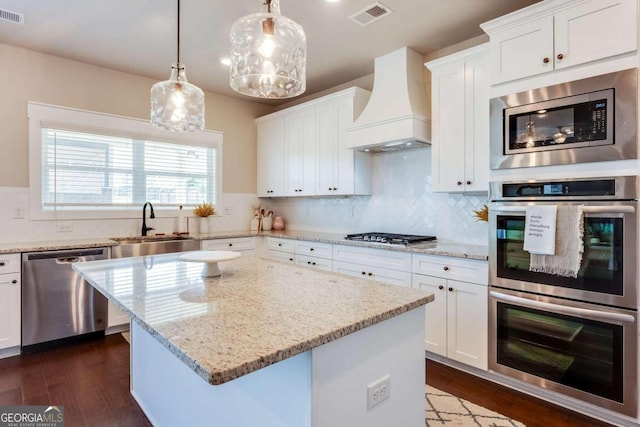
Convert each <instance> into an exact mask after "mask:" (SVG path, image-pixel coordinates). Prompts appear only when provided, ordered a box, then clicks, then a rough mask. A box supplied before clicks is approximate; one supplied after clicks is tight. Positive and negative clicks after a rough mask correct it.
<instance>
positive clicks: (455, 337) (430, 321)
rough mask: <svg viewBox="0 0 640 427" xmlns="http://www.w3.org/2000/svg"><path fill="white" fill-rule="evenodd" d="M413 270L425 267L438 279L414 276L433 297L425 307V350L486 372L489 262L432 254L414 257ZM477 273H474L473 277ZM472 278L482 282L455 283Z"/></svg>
mask: <svg viewBox="0 0 640 427" xmlns="http://www.w3.org/2000/svg"><path fill="white" fill-rule="evenodd" d="M413 264H414V271H420V268H422V269H423V270H424V269H425V266H426V265H429V266H432V267H436V266H438V267H440V266H441V267H442V268H437V269H436V270H434V271H433V273H436V274H438V275H437V276H432V275H425V274H416V273H414V274H413V277H412V282H413V287H414V288H416V289H421V290H424V291H427V292H431V293H433V294H434V297H435V299H434V301H433V302H431V303H429V304H427V306H426V310H425V311H426V319H425V341H424V342H425V350H427V351H429V352H432V353H435V354H438V355H440V356H443V357H447V358H449V359H452V360H455V361H458V362H461V363H465V364H467V365H470V366H474V367H476V368H478V369H482V370H487V359H488V351H489V347H488V343H487V339H488V287H487V274H488V272H487V263H486V262H484V261H476V260H463V259H458V258H448V257H441V256H432V255H414V260H413ZM449 264H450V266H449ZM472 273H474V274H472ZM460 276H462V277H465V278H471V277H473V278H474V279H475V281H477V282H479V283H471V282H469V281H461V280H456V279H455V278H456V277H460Z"/></svg>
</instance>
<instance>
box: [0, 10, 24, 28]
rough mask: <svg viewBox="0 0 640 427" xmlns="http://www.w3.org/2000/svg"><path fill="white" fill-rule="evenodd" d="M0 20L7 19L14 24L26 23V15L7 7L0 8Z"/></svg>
mask: <svg viewBox="0 0 640 427" xmlns="http://www.w3.org/2000/svg"><path fill="white" fill-rule="evenodd" d="M0 21H7V22H13V23H14V24H20V25H24V15H23V14H22V13H16V12H11V11H10V10H6V9H0Z"/></svg>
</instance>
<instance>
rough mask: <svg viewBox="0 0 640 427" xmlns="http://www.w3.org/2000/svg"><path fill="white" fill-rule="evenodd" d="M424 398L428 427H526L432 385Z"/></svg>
mask: <svg viewBox="0 0 640 427" xmlns="http://www.w3.org/2000/svg"><path fill="white" fill-rule="evenodd" d="M424 397H425V400H426V403H427V406H426V408H425V413H424V422H425V425H426V426H427V427H436V426H465V427H466V426H477V427H514V426H517V427H525V425H524V424H522V423H521V422H518V421H514V420H512V419H511V418H509V417H505V416H504V415H502V414H498V413H497V412H493V411H490V410H488V409H486V408H483V407H482V406H478V405H476V404H473V403H471V402H469V401H466V400H464V399H460V398H459V397H456V396H453V395H451V394H449V393H445V392H444V391H442V390H438V389H437V388H435V387H431V386H430V385H427V386H425V394H424Z"/></svg>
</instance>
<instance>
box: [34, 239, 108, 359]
mask: <svg viewBox="0 0 640 427" xmlns="http://www.w3.org/2000/svg"><path fill="white" fill-rule="evenodd" d="M106 258H108V251H107V249H106V248H95V249H94V248H92V249H78V250H62V251H46V252H31V253H23V254H22V348H23V351H24V350H28V349H35V348H36V345H39V344H44V343H48V342H50V341H54V340H59V339H63V338H70V337H76V336H80V335H84V334H90V333H95V334H104V330H105V329H106V327H107V299H106V298H105V297H104V296H103V295H102V294H100V293H99V292H98V291H96V290H95V289H94V288H93V286H91V285H90V284H89V283H87V282H86V281H85V280H84V279H82V278H81V277H80V276H79V275H78V274H77V273H76V272H75V271H74V270H73V269H72V268H71V264H72V263H74V262H83V261H92V260H99V259H106Z"/></svg>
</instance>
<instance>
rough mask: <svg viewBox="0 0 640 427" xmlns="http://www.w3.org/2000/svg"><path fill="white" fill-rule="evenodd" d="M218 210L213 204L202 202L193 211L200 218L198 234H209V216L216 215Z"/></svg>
mask: <svg viewBox="0 0 640 427" xmlns="http://www.w3.org/2000/svg"><path fill="white" fill-rule="evenodd" d="M215 213H216V209H215V207H214V206H213V204H211V203H207V202H202V203H200V204H199V205H198V206H196V207H195V208H194V209H193V214H194V215H195V216H196V217H198V226H199V230H198V232H199V233H201V234H205V233H208V232H209V218H208V217H209V216H211V215H214V214H215Z"/></svg>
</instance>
